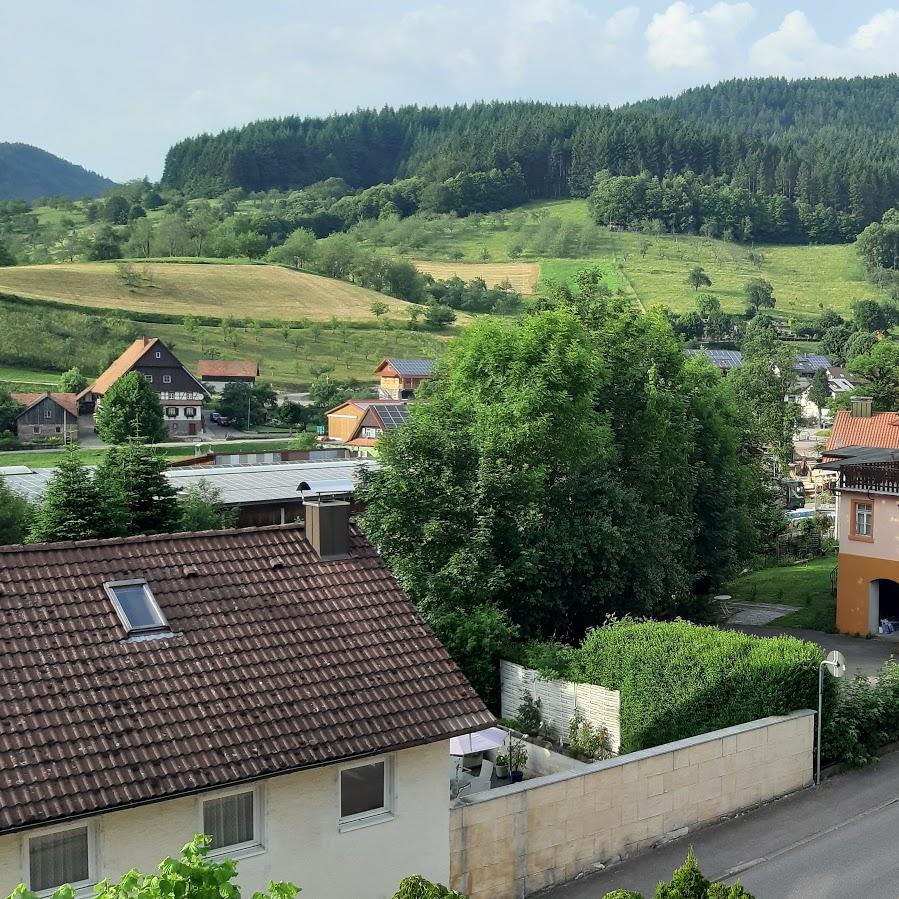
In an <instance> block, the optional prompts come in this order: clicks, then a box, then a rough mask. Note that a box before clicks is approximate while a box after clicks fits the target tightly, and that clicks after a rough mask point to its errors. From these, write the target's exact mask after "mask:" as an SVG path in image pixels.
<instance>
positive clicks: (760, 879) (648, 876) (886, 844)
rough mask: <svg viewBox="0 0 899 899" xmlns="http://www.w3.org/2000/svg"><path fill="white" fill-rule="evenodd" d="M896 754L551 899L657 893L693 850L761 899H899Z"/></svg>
mask: <svg viewBox="0 0 899 899" xmlns="http://www.w3.org/2000/svg"><path fill="white" fill-rule="evenodd" d="M897 833H899V753H892V754H891V755H888V756H886V757H884V758H883V759H882V760H881V761H880V763H879V764H878V765H875V766H873V767H871V768H866V769H862V770H861V771H853V772H850V773H848V774H843V775H839V776H837V777H832V778H830V779H828V780H826V781H825V782H824V784H823V786H821V787H819V788H817V789H815V788H811V789H808V790H804V791H802V792H801V793H797V794H795V795H794V796H790V797H787V798H786V799H781V800H779V801H778V802H773V803H771V804H769V805H767V806H765V807H763V808H760V809H756V810H755V811H753V812H749V813H748V814H745V815H742V816H740V817H738V818H735V819H732V820H730V821H726V822H723V823H721V824H718V825H715V826H713V827H708V828H706V829H705V830H699V831H696V832H695V833H693V834H691V835H689V836H687V837H685V838H684V839H682V840H678V841H677V842H674V843H669V844H668V845H666V846H662V847H660V848H658V849H655V850H653V851H651V852H648V853H645V854H644V855H641V856H638V857H636V858H633V859H629V860H627V861H625V862H623V863H621V864H620V865H616V866H614V867H612V868H609V869H608V870H607V871H603V872H601V873H599V874H594V875H591V876H587V877H583V878H581V879H580V880H577V881H574V882H573V883H570V884H567V885H565V886H561V887H555V888H554V889H552V890H550V891H549V892H548V893H547V894H546V895H547V896H549V897H551V899H600V897H602V896H604V895H605V894H606V893H607V892H610V891H611V890H614V889H624V888H627V889H632V890H639V891H641V892H642V893H644V894H645V895H649V896H651V895H652V893H653V891H654V890H655V887H656V884H657V883H658V882H659V881H660V880H662V879H664V880H668V879H669V878H670V877H671V872H672V871H673V870H674V869H675V868H676V867H677V866H678V865H680V864H681V862H682V861H683V858H684V856H685V855H686V853H687V848H688V847H689V846H690V845H691V844H692V846H693V848H694V851H695V853H696V857H697V859H698V861H699V864H700V866H701V867H702V870H703V873H704V874H705V875H706V876H707V877H709V878H710V879H713V880H726V881H727V882H728V883H733V882H734V881H735V880H737V879H739V880H740V881H741V882H742V883H743V885H744V886H745V887H746V889H748V890H749V891H750V892H751V893H752V894H753V895H755V896H756V897H757V899H855V897H857V899H896V897H897V896H899V851H897V847H896V834H897Z"/></svg>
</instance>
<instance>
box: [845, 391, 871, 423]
mask: <svg viewBox="0 0 899 899" xmlns="http://www.w3.org/2000/svg"><path fill="white" fill-rule="evenodd" d="M851 403H852V405H851V407H850V412H849V415H850V417H851V418H870V417H871V405H872V403H873V400H872V398H871V397H870V396H854V397H852V400H851Z"/></svg>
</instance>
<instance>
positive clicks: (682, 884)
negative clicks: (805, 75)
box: [603, 846, 753, 899]
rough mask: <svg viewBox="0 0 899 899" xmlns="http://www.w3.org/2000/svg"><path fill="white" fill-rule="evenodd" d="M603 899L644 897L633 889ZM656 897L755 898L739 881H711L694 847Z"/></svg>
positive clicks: (662, 884) (661, 884) (656, 898)
mask: <svg viewBox="0 0 899 899" xmlns="http://www.w3.org/2000/svg"><path fill="white" fill-rule="evenodd" d="M603 899H643V895H642V894H641V893H635V892H633V891H632V890H613V891H612V892H611V893H606V894H605V896H603ZM654 899H753V897H752V895H751V894H749V893H747V892H746V890H745V889H743V887H742V886H741V885H740V882H739V881H737V882H736V883H735V884H734V885H733V886H729V885H728V884H726V883H709V881H708V880H706V878H705V877H703V876H702V871H700V870H699V863H698V862H697V861H696V856H695V855H694V854H693V847H692V846H691V847H690V850H689V852H687V858H686V859H685V861H684V863H683V864H682V865H681V866H680V867H679V868H678V869H677V870H676V871H675V872H674V875H673V876H672V878H671V881H670V882H669V883H660V884H659V885H658V887H656V891H655V894H654Z"/></svg>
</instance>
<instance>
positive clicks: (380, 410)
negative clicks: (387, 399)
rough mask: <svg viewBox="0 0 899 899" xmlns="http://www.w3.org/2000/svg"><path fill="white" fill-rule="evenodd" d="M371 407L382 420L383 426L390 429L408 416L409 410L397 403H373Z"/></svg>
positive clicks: (401, 422) (396, 426)
mask: <svg viewBox="0 0 899 899" xmlns="http://www.w3.org/2000/svg"><path fill="white" fill-rule="evenodd" d="M372 408H373V409H374V410H375V412H376V413H377V414H378V416H379V417H380V419H381V421H382V422H384V427H385V428H387V429H388V430H391V431H392V430H393V429H394V428H398V427H399V426H400V425H401V424H403V422H405V421H406V419H408V418H409V410H408V409H407V408H406V407H405V406H401V405H399V404H398V403H397V404H394V403H374V404H372Z"/></svg>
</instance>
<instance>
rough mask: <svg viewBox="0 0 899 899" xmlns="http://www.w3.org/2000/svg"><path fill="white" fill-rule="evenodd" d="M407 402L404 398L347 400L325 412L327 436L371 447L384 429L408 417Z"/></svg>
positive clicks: (358, 446)
mask: <svg viewBox="0 0 899 899" xmlns="http://www.w3.org/2000/svg"><path fill="white" fill-rule="evenodd" d="M408 405H409V404H408V403H407V402H406V401H405V400H347V401H346V402H345V403H341V404H340V405H339V406H335V407H334V408H333V409H329V410H328V411H327V412H326V413H325V415H326V417H327V419H328V439H329V440H337V441H340V442H341V443H344V444H346V445H347V446H353V447H356V448H360V447H362V448H371V447H373V446H374V445H375V443H376V442H377V439H378V437H380V436H381V434H382V433H383V432H384V431H388V430H391V429H392V428H395V427H397V426H398V425H399V424H402V423H403V422H404V421H405V420H406V419H407V418H408V417H409V410H408Z"/></svg>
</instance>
